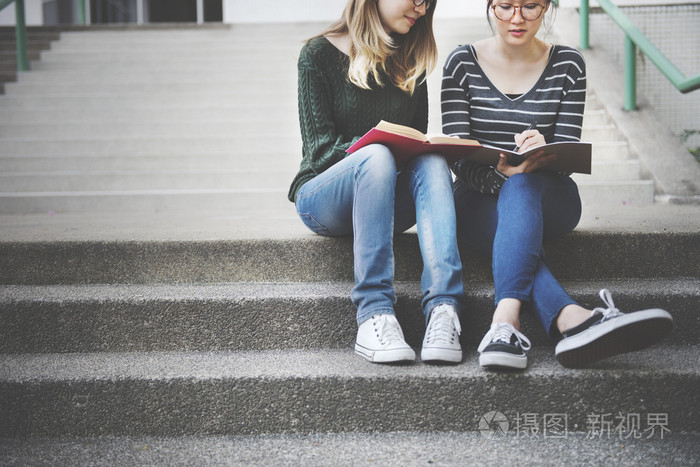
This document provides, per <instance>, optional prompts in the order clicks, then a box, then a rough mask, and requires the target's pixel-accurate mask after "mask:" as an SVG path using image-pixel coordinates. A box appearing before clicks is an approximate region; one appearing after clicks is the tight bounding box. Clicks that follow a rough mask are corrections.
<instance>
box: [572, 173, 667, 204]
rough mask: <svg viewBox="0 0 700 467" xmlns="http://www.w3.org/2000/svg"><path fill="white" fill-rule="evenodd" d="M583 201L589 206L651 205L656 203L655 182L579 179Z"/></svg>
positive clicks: (583, 177)
mask: <svg viewBox="0 0 700 467" xmlns="http://www.w3.org/2000/svg"><path fill="white" fill-rule="evenodd" d="M578 180H579V182H578V189H579V194H580V195H581V201H582V202H583V204H584V205H587V204H607V203H612V204H651V203H653V202H654V194H655V188H654V181H653V180H626V181H614V180H611V181H606V180H602V181H601V180H596V179H585V176H582V177H578Z"/></svg>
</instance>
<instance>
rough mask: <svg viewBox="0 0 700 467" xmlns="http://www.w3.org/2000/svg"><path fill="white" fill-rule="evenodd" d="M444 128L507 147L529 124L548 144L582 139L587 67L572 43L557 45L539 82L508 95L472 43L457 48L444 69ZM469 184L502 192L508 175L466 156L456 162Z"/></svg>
mask: <svg viewBox="0 0 700 467" xmlns="http://www.w3.org/2000/svg"><path fill="white" fill-rule="evenodd" d="M441 97H442V131H443V133H445V134H447V135H456V136H459V137H460V138H466V139H475V140H477V141H479V142H480V143H481V144H488V145H491V146H496V147H500V148H504V149H509V150H513V149H515V140H514V137H515V135H516V134H518V133H522V132H523V131H524V130H525V129H526V128H527V127H528V126H529V125H530V124H533V123H534V124H536V125H537V129H538V130H539V132H540V133H542V135H543V136H544V138H545V141H546V142H547V143H552V142H556V141H579V140H580V138H581V127H582V123H583V108H584V104H585V100H586V65H585V62H584V59H583V57H582V56H581V54H580V53H579V52H578V51H577V50H575V49H572V48H570V47H565V46H561V45H554V46H553V47H552V48H551V50H550V57H549V61H548V63H547V66H546V68H545V70H544V72H543V73H542V75H541V76H540V78H539V80H538V81H537V83H536V84H535V85H534V86H533V87H532V89H530V90H529V91H528V92H526V93H525V94H522V95H520V96H506V95H504V94H503V93H501V92H500V91H499V90H498V89H497V88H496V87H495V86H494V85H493V83H491V81H490V80H489V79H488V77H487V76H486V74H485V73H484V71H483V70H482V69H481V66H480V65H479V62H478V61H477V56H476V52H475V50H474V47H473V46H472V45H464V46H460V47H458V48H456V49H455V50H454V51H452V53H451V54H450V56H449V57H448V59H447V61H446V62H445V67H444V69H443V79H442V96H441ZM452 170H453V171H454V173H455V175H456V176H457V177H458V178H459V179H461V180H462V181H463V182H464V183H466V184H467V186H469V187H470V188H473V189H475V190H478V191H480V192H482V193H486V194H496V193H498V192H499V191H500V189H501V186H502V185H503V182H504V181H505V177H504V176H503V175H501V174H500V173H499V172H497V171H496V169H495V167H488V166H484V165H480V164H476V163H473V162H468V161H466V160H461V161H458V162H456V163H454V164H453V165H452Z"/></svg>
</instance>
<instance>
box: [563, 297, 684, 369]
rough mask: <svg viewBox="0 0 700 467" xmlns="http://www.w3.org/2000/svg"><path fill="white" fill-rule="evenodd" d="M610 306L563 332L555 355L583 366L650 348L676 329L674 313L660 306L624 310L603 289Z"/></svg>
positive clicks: (567, 363) (571, 365)
mask: <svg viewBox="0 0 700 467" xmlns="http://www.w3.org/2000/svg"><path fill="white" fill-rule="evenodd" d="M600 298H601V299H603V302H605V304H606V305H607V307H608V308H607V309H603V308H596V309H595V310H593V311H592V312H591V317H590V318H588V319H587V320H586V321H584V322H583V323H581V324H579V325H578V326H576V327H573V328H571V329H569V330H567V331H564V332H562V340H560V341H559V343H558V344H557V346H556V348H555V351H554V354H555V355H556V357H557V360H558V361H559V363H561V364H562V365H564V366H565V367H568V368H582V367H586V366H589V365H591V364H592V363H595V362H597V361H599V360H602V359H604V358H608V357H612V356H613V355H618V354H621V353H626V352H633V351H635V350H642V349H646V348H647V347H651V346H652V345H654V344H656V343H657V342H659V341H660V340H661V339H663V338H664V337H666V336H668V335H669V334H670V333H671V330H672V329H673V318H672V317H671V315H670V313H669V312H667V311H665V310H661V309H658V308H653V309H650V310H642V311H636V312H633V313H628V314H625V313H621V312H620V310H618V309H617V308H615V303H614V302H613V299H612V295H611V294H610V291H608V290H607V289H602V290H601V291H600Z"/></svg>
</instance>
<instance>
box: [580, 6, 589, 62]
mask: <svg viewBox="0 0 700 467" xmlns="http://www.w3.org/2000/svg"><path fill="white" fill-rule="evenodd" d="M578 14H579V17H580V29H581V39H580V41H581V49H582V50H586V49H588V48H589V47H590V45H589V42H588V31H589V24H590V23H589V8H588V0H581V6H580V7H579V12H578Z"/></svg>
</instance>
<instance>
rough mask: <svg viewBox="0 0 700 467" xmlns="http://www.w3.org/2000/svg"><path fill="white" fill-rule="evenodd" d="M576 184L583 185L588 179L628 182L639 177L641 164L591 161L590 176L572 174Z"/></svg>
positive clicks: (637, 162) (632, 161) (626, 161)
mask: <svg viewBox="0 0 700 467" xmlns="http://www.w3.org/2000/svg"><path fill="white" fill-rule="evenodd" d="M572 177H573V179H574V180H575V181H576V182H577V183H585V181H586V180H587V179H588V178H590V179H591V180H596V181H608V182H613V181H630V180H639V179H640V177H641V163H640V162H639V161H638V160H634V159H628V160H618V161H609V162H608V161H597V160H595V158H594V159H593V163H592V165H591V174H590V175H587V174H573V176H572Z"/></svg>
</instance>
